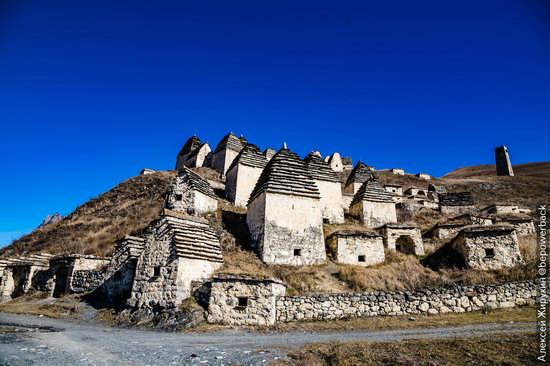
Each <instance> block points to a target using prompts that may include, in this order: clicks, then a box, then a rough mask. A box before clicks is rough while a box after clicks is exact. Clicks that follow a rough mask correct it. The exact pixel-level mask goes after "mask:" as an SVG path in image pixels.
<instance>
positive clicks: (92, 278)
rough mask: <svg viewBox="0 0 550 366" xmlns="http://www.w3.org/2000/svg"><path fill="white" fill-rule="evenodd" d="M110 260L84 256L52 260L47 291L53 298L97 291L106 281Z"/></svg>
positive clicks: (58, 257)
mask: <svg viewBox="0 0 550 366" xmlns="http://www.w3.org/2000/svg"><path fill="white" fill-rule="evenodd" d="M108 264H109V259H108V258H103V257H97V256H94V255H83V254H63V255H57V256H55V257H52V258H51V259H50V265H49V280H48V282H47V284H46V290H47V291H48V293H49V294H50V296H53V297H61V296H63V295H65V294H70V293H83V292H88V291H92V290H94V289H96V288H97V287H98V286H100V285H101V284H102V283H103V281H104V275H105V274H104V271H103V270H104V268H105V267H106V266H107V265H108Z"/></svg>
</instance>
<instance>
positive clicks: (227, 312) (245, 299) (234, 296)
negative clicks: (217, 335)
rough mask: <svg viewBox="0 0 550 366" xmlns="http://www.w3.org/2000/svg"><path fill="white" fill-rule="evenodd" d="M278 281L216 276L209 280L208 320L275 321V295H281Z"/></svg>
mask: <svg viewBox="0 0 550 366" xmlns="http://www.w3.org/2000/svg"><path fill="white" fill-rule="evenodd" d="M285 289H286V287H285V285H284V284H283V283H281V282H278V281H272V280H261V279H247V278H237V277H228V278H219V277H217V278H216V277H215V278H214V279H213V281H212V287H211V291H210V300H209V307H208V322H210V323H222V324H232V325H271V324H274V323H275V320H276V310H275V302H276V298H277V296H283V295H284V294H285Z"/></svg>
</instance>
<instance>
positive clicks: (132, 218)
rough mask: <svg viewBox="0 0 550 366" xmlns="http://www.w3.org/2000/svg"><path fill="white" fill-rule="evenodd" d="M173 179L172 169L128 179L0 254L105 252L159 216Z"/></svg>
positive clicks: (18, 241)
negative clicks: (117, 241) (116, 242)
mask: <svg viewBox="0 0 550 366" xmlns="http://www.w3.org/2000/svg"><path fill="white" fill-rule="evenodd" d="M173 178H174V173H173V172H157V173H154V174H150V175H143V176H137V177H134V178H131V179H128V180H126V181H124V182H122V183H120V184H119V185H117V186H116V187H114V188H113V189H111V190H110V191H108V192H106V193H104V194H102V195H100V196H99V197H97V198H94V199H92V200H90V201H88V202H87V203H85V204H83V205H81V206H79V207H78V208H76V210H75V211H74V212H73V213H71V214H70V215H69V216H67V217H65V218H64V219H63V220H61V221H58V222H56V223H53V224H51V225H47V226H45V227H42V228H39V229H37V230H35V231H33V232H32V233H31V234H29V235H26V236H24V237H22V238H20V239H18V240H15V241H14V242H13V243H12V244H11V245H9V246H7V247H6V248H3V249H2V250H0V255H2V256H10V255H16V254H29V253H36V252H47V253H51V254H63V253H83V254H94V255H108V254H110V253H111V252H112V250H113V249H114V244H115V241H116V240H118V239H120V238H122V237H124V236H125V235H128V234H132V233H136V232H139V231H140V230H142V229H143V228H145V227H146V226H147V225H148V224H149V223H150V222H151V221H152V220H154V219H155V218H156V217H157V216H158V214H159V213H160V211H161V210H162V208H163V206H164V197H165V194H166V192H167V191H168V188H169V185H170V184H171V182H172V181H173Z"/></svg>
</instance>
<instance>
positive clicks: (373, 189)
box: [351, 177, 393, 205]
mask: <svg viewBox="0 0 550 366" xmlns="http://www.w3.org/2000/svg"><path fill="white" fill-rule="evenodd" d="M392 197H393V196H392V195H391V193H389V192H388V191H386V190H385V189H384V187H383V186H382V185H381V184H380V182H379V181H378V179H375V178H372V177H371V178H369V179H368V180H367V181H366V182H365V183H363V185H362V186H361V188H359V190H358V191H357V193H356V194H355V196H354V197H353V200H352V201H351V204H352V205H354V204H356V203H358V202H361V201H370V202H387V203H393V198H392Z"/></svg>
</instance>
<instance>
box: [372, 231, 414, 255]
mask: <svg viewBox="0 0 550 366" xmlns="http://www.w3.org/2000/svg"><path fill="white" fill-rule="evenodd" d="M379 231H380V233H381V234H382V237H383V238H384V246H385V247H386V248H388V249H390V250H395V251H397V252H401V253H405V254H413V255H424V243H423V241H422V233H421V232H420V228H419V227H418V226H414V225H408V224H396V223H393V224H386V225H384V226H382V227H381V228H380V229H379Z"/></svg>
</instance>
